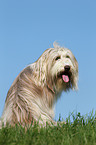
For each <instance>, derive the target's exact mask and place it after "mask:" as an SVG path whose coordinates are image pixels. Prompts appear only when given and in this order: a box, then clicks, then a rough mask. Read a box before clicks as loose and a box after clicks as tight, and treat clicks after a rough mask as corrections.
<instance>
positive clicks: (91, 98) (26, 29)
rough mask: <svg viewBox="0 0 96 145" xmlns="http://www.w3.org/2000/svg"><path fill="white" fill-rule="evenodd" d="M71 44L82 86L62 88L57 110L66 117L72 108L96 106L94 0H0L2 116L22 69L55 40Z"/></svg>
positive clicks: (88, 109)
mask: <svg viewBox="0 0 96 145" xmlns="http://www.w3.org/2000/svg"><path fill="white" fill-rule="evenodd" d="M54 41H58V42H59V44H60V45H61V46H65V47H67V48H69V49H70V50H71V51H72V52H73V54H74V55H75V57H76V58H77V61H78V63H79V83H78V85H79V90H78V92H74V91H70V92H69V93H62V96H61V98H60V99H59V100H58V102H57V105H56V110H55V113H56V115H55V119H56V120H58V118H59V114H61V117H62V118H64V119H66V117H68V115H69V113H70V112H73V111H74V110H75V111H77V112H80V113H81V114H82V115H85V114H86V113H89V112H90V111H92V109H94V111H95V110H96V92H95V91H96V1H95V0H92V1H90V0H80V1H77V0H67V1H65V0H48V1H45V0H40V1H39V0H38V1H37V0H26V1H25V0H16V1H13V0H3V1H0V116H1V114H2V111H3V107H4V102H5V99H6V95H7V92H8V89H9V88H10V86H11V84H12V82H13V81H14V79H15V78H16V76H17V75H18V74H19V72H20V71H21V70H22V69H23V68H24V67H26V66H27V65H28V64H30V63H33V62H34V61H36V60H37V59H38V57H39V56H40V55H41V54H42V53H43V52H44V50H46V49H47V48H49V47H52V46H53V42H54Z"/></svg>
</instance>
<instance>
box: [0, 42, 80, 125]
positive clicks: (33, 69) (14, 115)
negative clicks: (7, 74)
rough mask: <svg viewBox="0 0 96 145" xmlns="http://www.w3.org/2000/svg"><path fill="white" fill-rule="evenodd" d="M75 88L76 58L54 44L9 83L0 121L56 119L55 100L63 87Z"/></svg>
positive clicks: (76, 82)
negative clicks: (10, 84)
mask: <svg viewBox="0 0 96 145" xmlns="http://www.w3.org/2000/svg"><path fill="white" fill-rule="evenodd" d="M77 88H78V62H77V60H76V58H75V57H74V55H73V54H72V52H71V51H70V50H69V49H67V48H64V47H60V46H59V45H55V44H54V48H49V49H47V50H46V51H45V52H44V53H43V54H42V55H41V56H40V57H39V59H38V60H37V61H36V62H34V63H32V64H30V65H28V66H27V67H26V68H25V69H23V71H22V72H20V74H19V75H18V76H17V78H16V79H15V80H14V82H13V84H12V86H11V87H10V89H9V91H8V94H7V97H6V101H5V107H4V111H3V114H2V117H1V124H2V123H3V125H4V126H6V124H7V123H8V124H9V125H11V126H15V124H21V125H22V126H25V125H26V124H27V125H31V123H32V122H33V124H34V121H38V120H39V124H41V125H46V122H48V123H49V124H50V123H51V122H52V123H54V124H55V123H56V122H55V121H54V120H53V118H54V104H55V102H56V101H57V99H58V98H59V97H60V95H61V92H62V91H65V92H66V91H69V90H70V89H73V90H74V89H75V90H77Z"/></svg>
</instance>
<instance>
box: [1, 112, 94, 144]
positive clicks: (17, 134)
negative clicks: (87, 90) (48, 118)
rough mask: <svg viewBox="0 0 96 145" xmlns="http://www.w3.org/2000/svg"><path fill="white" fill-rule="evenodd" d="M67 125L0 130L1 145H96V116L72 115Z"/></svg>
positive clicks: (17, 127) (67, 120)
mask: <svg viewBox="0 0 96 145" xmlns="http://www.w3.org/2000/svg"><path fill="white" fill-rule="evenodd" d="M71 117H72V118H73V121H72V122H71V121H70V116H69V117H68V118H67V119H66V124H62V125H59V124H58V125H57V126H49V125H47V126H46V128H39V126H38V125H37V124H35V125H34V127H30V128H28V129H27V131H25V129H24V128H22V127H21V126H15V127H14V128H12V127H9V128H8V127H6V128H2V129H1V130H0V145H96V115H93V113H91V114H90V115H89V116H88V115H86V116H81V115H80V113H78V114H76V115H73V113H72V114H71ZM59 120H60V118H59Z"/></svg>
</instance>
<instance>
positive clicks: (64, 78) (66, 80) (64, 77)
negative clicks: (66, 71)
mask: <svg viewBox="0 0 96 145" xmlns="http://www.w3.org/2000/svg"><path fill="white" fill-rule="evenodd" d="M62 78H63V81H64V82H65V83H68V82H69V77H68V76H67V75H62Z"/></svg>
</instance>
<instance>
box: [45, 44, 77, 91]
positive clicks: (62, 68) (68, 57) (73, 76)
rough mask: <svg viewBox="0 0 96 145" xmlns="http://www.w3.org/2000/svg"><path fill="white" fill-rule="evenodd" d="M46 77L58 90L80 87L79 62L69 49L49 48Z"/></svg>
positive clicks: (54, 88)
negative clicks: (78, 84) (78, 83)
mask: <svg viewBox="0 0 96 145" xmlns="http://www.w3.org/2000/svg"><path fill="white" fill-rule="evenodd" d="M46 77H47V82H48V83H49V84H50V83H51V86H53V90H55V91H56V92H60V91H62V90H64V91H67V90H69V89H70V88H71V89H77V88H78V86H77V82H78V63H77V60H76V58H75V57H74V55H73V54H72V52H71V51H70V50H69V49H67V48H61V47H58V48H51V49H49V56H48V60H47V76H46Z"/></svg>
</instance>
